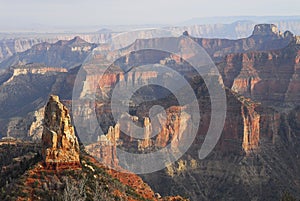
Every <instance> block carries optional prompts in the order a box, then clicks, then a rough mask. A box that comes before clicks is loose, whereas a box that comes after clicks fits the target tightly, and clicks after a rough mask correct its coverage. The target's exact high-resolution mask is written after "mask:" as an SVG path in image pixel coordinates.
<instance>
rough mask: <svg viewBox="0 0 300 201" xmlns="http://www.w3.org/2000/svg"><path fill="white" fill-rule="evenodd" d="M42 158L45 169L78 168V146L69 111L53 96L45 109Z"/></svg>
mask: <svg viewBox="0 0 300 201" xmlns="http://www.w3.org/2000/svg"><path fill="white" fill-rule="evenodd" d="M42 156H43V159H44V162H45V166H46V168H47V169H65V168H67V169H68V168H76V167H77V168H78V167H80V161H79V144H78V140H77V137H76V136H75V131H74V127H73V126H72V124H71V117H70V115H69V110H68V109H67V108H66V107H65V106H64V105H63V104H62V103H61V102H60V100H59V97H58V96H55V95H51V96H50V98H49V102H48V103H47V106H46V108H45V116H44V130H43V135H42Z"/></svg>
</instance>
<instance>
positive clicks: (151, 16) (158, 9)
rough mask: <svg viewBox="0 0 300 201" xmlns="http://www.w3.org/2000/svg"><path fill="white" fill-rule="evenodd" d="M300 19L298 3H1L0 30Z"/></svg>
mask: <svg viewBox="0 0 300 201" xmlns="http://www.w3.org/2000/svg"><path fill="white" fill-rule="evenodd" d="M240 15H256V16H257V15H258V16H265V15H269V16H270V15H276V16H284V15H300V4H299V0H252V1H251V0H247V1H243V0H218V1H217V0H0V19H1V20H0V32H1V26H2V27H4V26H26V25H32V24H40V25H49V26H50V25H51V26H84V25H86V26H90V25H122V24H124V25H125V24H126V25H128V24H177V23H180V22H183V21H186V20H188V19H191V18H198V17H212V16H240Z"/></svg>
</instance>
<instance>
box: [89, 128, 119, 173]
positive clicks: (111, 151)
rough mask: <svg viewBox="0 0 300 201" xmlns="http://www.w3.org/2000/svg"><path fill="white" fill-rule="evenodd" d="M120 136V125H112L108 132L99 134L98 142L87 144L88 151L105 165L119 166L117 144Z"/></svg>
mask: <svg viewBox="0 0 300 201" xmlns="http://www.w3.org/2000/svg"><path fill="white" fill-rule="evenodd" d="M119 138H120V125H119V124H116V125H115V127H112V126H110V127H109V129H108V133H107V134H105V135H101V136H98V139H97V142H96V143H92V144H89V145H87V146H85V149H86V151H87V152H88V153H89V154H91V155H92V156H93V157H95V158H96V159H97V160H99V161H100V162H101V163H103V164H104V165H106V166H108V167H111V168H117V167H118V157H117V144H118V141H119Z"/></svg>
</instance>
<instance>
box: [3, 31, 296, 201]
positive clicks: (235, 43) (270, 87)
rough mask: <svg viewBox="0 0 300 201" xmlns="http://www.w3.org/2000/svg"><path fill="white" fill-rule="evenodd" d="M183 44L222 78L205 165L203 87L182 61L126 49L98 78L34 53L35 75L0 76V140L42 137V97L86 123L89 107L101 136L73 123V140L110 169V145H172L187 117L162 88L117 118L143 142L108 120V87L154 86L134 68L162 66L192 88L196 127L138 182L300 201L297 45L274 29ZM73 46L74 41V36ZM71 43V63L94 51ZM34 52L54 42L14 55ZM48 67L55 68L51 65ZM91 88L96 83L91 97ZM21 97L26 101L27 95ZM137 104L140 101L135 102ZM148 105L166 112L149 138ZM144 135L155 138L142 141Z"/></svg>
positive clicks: (200, 195) (139, 149)
mask: <svg viewBox="0 0 300 201" xmlns="http://www.w3.org/2000/svg"><path fill="white" fill-rule="evenodd" d="M188 37H190V38H191V39H192V40H194V41H195V42H197V43H198V44H199V45H200V46H201V47H203V48H204V50H206V51H207V53H208V54H209V55H210V57H211V58H212V60H213V61H214V62H215V63H216V67H217V68H218V69H219V72H220V74H221V76H222V79H223V82H219V83H218V84H220V85H222V87H224V89H225V92H226V98H227V110H226V113H227V114H226V119H225V125H224V128H223V131H222V135H221V138H220V140H219V141H218V143H217V146H216V148H215V149H214V150H213V152H212V153H211V154H210V155H209V156H208V157H207V158H205V159H203V160H200V159H199V156H198V151H199V149H200V148H201V145H202V144H203V142H204V139H205V137H206V133H207V130H208V126H209V124H210V121H211V114H210V113H211V102H210V96H209V92H208V89H207V87H206V85H205V83H204V81H203V79H202V78H201V77H200V76H196V75H195V74H194V72H193V70H191V69H192V68H191V66H190V64H188V63H187V62H185V61H182V60H181V59H178V57H177V56H175V55H172V54H170V53H162V52H159V51H154V50H142V51H137V52H131V53H129V54H128V55H126V56H124V57H121V58H119V59H118V60H116V61H115V63H113V64H112V65H111V66H110V69H109V71H108V72H106V73H105V76H104V77H100V75H101V73H102V71H101V69H100V71H93V68H92V66H89V65H92V64H90V63H89V64H88V65H83V66H81V68H80V67H77V68H72V67H73V66H76V65H78V64H79V63H80V62H79V61H78V62H79V63H78V62H76V65H73V64H72V65H69V64H68V65H67V66H66V65H65V66H64V65H63V63H64V60H59V62H58V64H55V65H53V66H54V67H49V66H51V65H50V63H47V60H46V59H45V57H43V56H42V57H40V58H41V60H39V63H44V64H35V65H37V66H38V67H39V68H37V66H35V67H33V66H32V65H33V64H27V65H21V64H19V66H14V67H10V68H8V69H7V70H6V71H5V73H2V74H1V77H0V83H1V86H0V93H1V97H3V98H2V99H0V101H1V102H0V103H1V105H3V107H2V108H3V111H2V112H1V120H0V124H1V129H2V130H1V134H2V135H3V136H10V137H15V138H23V139H34V140H38V139H39V138H40V137H41V136H42V134H41V132H43V131H42V130H41V125H42V123H41V121H42V119H43V118H42V117H41V115H43V112H44V111H45V109H44V105H45V104H46V102H47V100H48V97H49V95H50V94H58V95H59V96H60V97H61V99H62V101H61V102H63V103H64V104H65V105H66V106H67V107H68V108H70V113H71V114H72V115H73V116H74V115H75V116H83V117H84V118H87V119H88V118H93V116H92V114H93V111H92V110H91V109H90V108H91V106H93V107H95V108H94V110H95V113H96V115H97V120H98V123H99V124H100V126H101V129H102V130H103V131H104V133H100V132H99V130H89V128H90V127H91V126H90V125H85V124H84V122H82V124H81V125H80V126H81V127H82V128H83V129H84V130H85V131H86V132H87V136H79V137H80V140H81V141H82V142H83V143H85V144H86V145H87V146H86V151H87V152H88V153H90V154H92V155H93V156H95V158H97V159H99V160H100V161H101V160H102V162H103V163H105V164H109V165H110V166H111V167H117V166H119V165H122V164H120V161H119V160H118V158H117V148H123V149H124V150H127V151H133V152H134V153H148V152H151V151H154V150H156V149H160V148H163V147H165V146H166V145H168V144H170V145H171V147H172V146H173V147H177V146H178V143H179V142H180V140H181V139H182V136H184V133H185V132H187V133H188V132H190V130H189V129H191V126H190V124H189V123H188V122H189V120H190V119H191V118H192V116H193V115H191V114H192V113H188V114H189V115H187V112H185V108H182V107H181V106H179V105H178V103H177V102H176V100H175V98H174V97H173V96H171V95H170V94H169V93H166V94H165V95H164V96H161V92H162V90H161V89H159V88H156V87H153V86H150V87H147V88H146V90H145V91H141V92H139V93H136V94H135V95H134V96H133V97H132V99H131V105H130V109H129V113H128V114H126V116H127V117H129V118H130V119H132V120H133V122H135V124H136V125H138V126H140V127H142V128H143V129H144V130H143V135H144V138H143V140H140V139H135V138H134V137H132V136H130V135H129V136H128V134H130V132H133V131H130V129H131V128H130V126H129V125H123V124H119V122H115V121H114V119H113V117H112V114H111V112H112V111H111V107H110V106H111V105H110V103H109V100H110V98H111V95H112V91H113V90H114V87H115V85H116V83H117V82H120V81H121V82H122V83H123V84H126V85H127V84H128V85H132V86H139V84H140V83H144V84H146V85H147V84H148V83H151V81H153V80H156V79H161V78H158V76H157V73H156V72H155V71H153V72H151V71H138V70H137V68H136V66H139V65H145V64H147V63H151V64H152V63H158V64H165V65H168V66H170V67H171V68H172V69H175V70H177V71H178V72H180V73H181V75H183V76H185V78H186V79H187V80H188V82H189V84H190V85H191V86H192V89H193V91H194V93H195V95H196V97H197V101H198V105H199V108H200V116H201V121H200V125H199V129H198V132H197V135H196V139H195V140H194V141H193V143H192V145H191V147H190V148H189V149H188V151H187V152H186V153H185V154H184V155H183V156H182V157H181V158H180V159H179V160H178V161H177V162H175V163H173V164H170V165H168V166H167V167H166V168H165V169H163V170H161V171H158V172H154V173H150V174H145V175H141V177H142V178H143V179H144V180H145V181H146V182H147V183H149V184H150V186H151V187H152V188H153V189H154V191H156V192H159V193H160V194H162V195H170V194H173V195H175V194H180V195H182V196H185V197H188V198H190V199H191V200H199V199H200V200H220V199H228V200H229V199H235V200H240V199H246V200H253V199H256V200H270V199H279V198H280V196H281V194H282V193H283V192H284V191H289V192H293V193H294V194H295V195H297V196H298V195H300V192H299V189H300V188H299V183H300V179H299V178H300V177H299V175H300V172H299V168H298V167H299V165H300V160H299V151H300V150H299V143H300V142H299V136H300V129H299V128H300V126H299V125H300V119H299V115H300V107H299V98H300V97H299V84H300V83H299V73H300V71H299V69H300V68H299V63H300V62H299V61H300V60H299V58H300V56H299V47H300V46H299V38H298V37H297V36H294V35H293V34H292V33H291V32H288V31H287V32H284V33H281V32H280V31H279V30H278V29H277V27H276V26H275V25H257V26H255V28H254V31H253V33H252V35H251V36H250V37H248V38H242V39H237V40H228V39H203V38H194V37H191V36H188ZM74 40H75V41H81V39H79V38H75V39H73V40H72V41H74ZM167 40H168V38H156V39H139V40H136V41H135V42H134V43H133V44H132V45H129V46H127V47H126V48H125V49H122V50H120V51H124V52H127V51H129V52H130V50H132V49H134V48H137V49H139V48H138V47H139V46H142V45H143V44H144V43H148V46H149V47H151V46H155V45H154V44H155V43H164V42H165V41H167ZM61 43H62V44H69V43H71V42H70V41H69V42H68V41H64V42H61ZM80 44H82V47H80V48H75V49H73V50H74V51H72V48H71V50H70V49H69V50H70V51H71V52H73V53H74V54H73V53H72V54H71V52H70V54H71V56H72V58H73V55H74V57H76V55H77V54H76V52H77V51H78V50H79V51H83V52H85V51H86V50H87V52H89V51H92V49H93V48H92V47H94V46H93V45H92V46H91V44H86V43H85V42H83V41H81V42H80V43H79V45H80ZM86 45H87V46H86ZM37 47H40V48H41V49H44V48H47V47H51V48H54V49H53V51H52V53H53V52H55V48H57V49H58V50H61V46H60V45H57V44H56V45H55V44H52V45H49V44H40V45H38V46H35V47H34V48H33V49H29V50H27V51H26V52H23V53H22V54H23V55H24V58H26V57H27V56H29V57H28V58H30V57H32V58H35V57H39V54H37V52H36V48H37ZM76 47H77V46H76ZM84 47H88V49H84ZM100 47H101V45H100ZM51 48H50V49H51ZM73 48H74V46H73ZM27 54H28V55H27ZM119 54H120V52H112V53H110V54H109V56H113V57H118V55H119ZM51 55H55V54H51ZM100 56H101V55H100ZM54 61H58V60H57V58H55V59H54ZM80 61H81V62H82V61H83V59H82V58H81V60H80ZM33 62H34V61H33ZM100 66H101V65H100ZM62 67H63V68H62ZM37 69H38V70H37ZM80 71H81V72H83V73H82V74H80V75H81V76H82V81H83V83H82V86H81V87H82V88H81V89H80V90H81V93H80V94H79V96H80V97H85V98H86V102H85V103H84V104H83V105H82V107H81V108H79V110H77V111H73V110H72V109H71V108H72V106H71V99H72V87H73V85H74V81H75V78H76V75H77V73H78V72H80ZM97 73H98V74H97ZM100 78H101V79H100ZM95 84H96V85H95ZM22 86H24V89H23V90H22ZM25 86H26V88H25ZM95 86H100V88H99V87H98V88H97V90H98V91H97V90H95ZM8 91H10V92H13V93H14V96H15V97H13V96H10V94H9V93H7V92H8ZM41 91H43V92H41ZM95 91H96V99H95V101H94V102H93V101H92V98H91V97H93V96H92V95H93V93H94V92H95ZM27 93H30V94H31V95H30V97H29V96H27ZM147 97H152V99H149V98H147ZM166 97H168V98H169V99H168V101H166V99H165V98H166ZM141 100H147V101H145V102H144V103H141V102H140V101H141ZM121 104H123V103H122V101H120V106H121ZM153 105H162V106H163V107H164V108H165V111H166V119H165V121H161V122H160V125H161V130H160V131H159V132H157V133H153V132H155V131H156V129H155V126H154V122H152V119H149V113H148V111H149V109H150V108H151V107H152V106H153ZM4 108H9V110H7V109H5V110H4ZM46 111H47V107H46ZM46 113H47V112H46ZM24 117H25V118H24ZM67 119H69V118H67ZM68 121H69V120H68ZM66 125H69V124H66ZM180 126H183V127H180ZM28 128H30V129H28ZM78 129H79V128H78ZM180 129H182V130H183V132H182V130H180ZM88 134H90V135H88ZM153 134H157V135H156V136H155V137H150V136H153ZM50 167H51V166H50Z"/></svg>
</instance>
